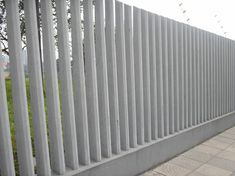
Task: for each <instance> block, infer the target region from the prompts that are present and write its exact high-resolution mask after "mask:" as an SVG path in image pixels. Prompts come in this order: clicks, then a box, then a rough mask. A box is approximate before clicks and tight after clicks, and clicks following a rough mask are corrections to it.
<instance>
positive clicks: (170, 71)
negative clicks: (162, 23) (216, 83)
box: [167, 19, 175, 134]
mask: <svg viewBox="0 0 235 176" xmlns="http://www.w3.org/2000/svg"><path fill="white" fill-rule="evenodd" d="M167 46H168V87H169V88H168V91H169V94H168V96H169V97H168V99H169V100H168V101H169V133H170V134H173V133H174V127H175V126H174V117H175V113H174V68H173V57H174V56H173V21H172V20H171V19H167Z"/></svg>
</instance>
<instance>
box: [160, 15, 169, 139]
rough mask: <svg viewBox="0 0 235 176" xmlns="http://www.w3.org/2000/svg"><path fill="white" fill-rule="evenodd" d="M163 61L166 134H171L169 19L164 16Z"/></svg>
mask: <svg viewBox="0 0 235 176" xmlns="http://www.w3.org/2000/svg"><path fill="white" fill-rule="evenodd" d="M161 27H162V46H163V48H162V61H163V96H164V97H163V98H164V105H163V108H164V135H165V136H167V135H168V134H169V85H168V84H169V81H168V50H167V49H168V45H167V37H168V35H167V27H168V26H167V19H166V18H162V25H161Z"/></svg>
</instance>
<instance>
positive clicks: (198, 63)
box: [195, 28, 202, 124]
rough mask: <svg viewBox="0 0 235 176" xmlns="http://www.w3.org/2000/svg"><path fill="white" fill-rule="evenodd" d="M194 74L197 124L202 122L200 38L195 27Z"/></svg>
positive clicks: (198, 31)
mask: <svg viewBox="0 0 235 176" xmlns="http://www.w3.org/2000/svg"><path fill="white" fill-rule="evenodd" d="M196 47H197V49H196V52H197V54H196V66H197V68H196V70H195V72H196V74H197V82H196V87H195V89H196V99H197V107H196V110H195V111H196V112H197V113H196V117H197V119H198V120H197V124H200V123H201V122H202V120H201V93H202V92H201V52H202V50H201V38H200V30H199V29H198V28H196Z"/></svg>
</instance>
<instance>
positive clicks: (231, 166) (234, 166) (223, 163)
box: [208, 157, 235, 172]
mask: <svg viewBox="0 0 235 176" xmlns="http://www.w3.org/2000/svg"><path fill="white" fill-rule="evenodd" d="M208 164H210V165H213V166H216V167H219V168H222V169H225V170H228V171H232V172H234V171H235V161H231V160H228V159H224V158H220V157H214V158H212V159H211V160H210V161H208Z"/></svg>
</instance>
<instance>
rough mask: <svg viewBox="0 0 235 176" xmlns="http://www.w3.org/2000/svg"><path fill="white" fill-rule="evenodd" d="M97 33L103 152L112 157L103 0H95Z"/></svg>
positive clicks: (104, 154) (105, 155)
mask: <svg viewBox="0 0 235 176" xmlns="http://www.w3.org/2000/svg"><path fill="white" fill-rule="evenodd" d="M95 33H96V35H95V37H96V43H95V47H96V48H95V49H96V60H97V62H96V66H97V79H98V100H99V113H100V114H99V117H100V136H101V152H102V155H103V156H104V157H110V156H111V154H112V151H111V134H110V113H109V97H108V96H109V92H108V75H107V59H106V42H105V29H104V1H103V0H96V1H95Z"/></svg>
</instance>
